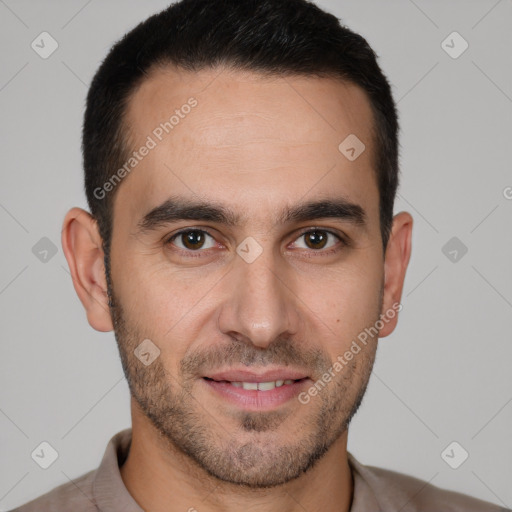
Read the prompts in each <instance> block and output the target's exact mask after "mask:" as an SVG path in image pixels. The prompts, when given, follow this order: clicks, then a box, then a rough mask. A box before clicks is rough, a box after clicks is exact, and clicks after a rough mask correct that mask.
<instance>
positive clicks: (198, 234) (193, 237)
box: [168, 229, 215, 251]
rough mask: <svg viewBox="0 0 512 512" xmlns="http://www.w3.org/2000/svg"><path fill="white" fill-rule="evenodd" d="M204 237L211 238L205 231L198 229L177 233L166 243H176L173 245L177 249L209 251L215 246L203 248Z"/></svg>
mask: <svg viewBox="0 0 512 512" xmlns="http://www.w3.org/2000/svg"><path fill="white" fill-rule="evenodd" d="M206 237H210V238H212V236H211V235H209V234H208V233H207V232H206V231H202V230H200V229H188V230H186V231H180V232H179V233H176V234H175V235H174V236H172V237H171V238H170V239H169V240H168V243H173V242H175V241H176V242H175V245H176V246H177V247H179V248H180V249H184V250H189V251H197V250H199V249H210V248H211V247H213V246H214V245H215V244H214V243H211V244H210V246H206V247H205V242H206ZM212 240H213V238H212ZM178 242H179V243H178Z"/></svg>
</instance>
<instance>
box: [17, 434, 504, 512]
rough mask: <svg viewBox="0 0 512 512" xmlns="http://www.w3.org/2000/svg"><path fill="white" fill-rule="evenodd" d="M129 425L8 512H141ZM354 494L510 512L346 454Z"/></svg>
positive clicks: (435, 509) (373, 504) (410, 508)
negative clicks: (71, 476) (128, 483)
mask: <svg viewBox="0 0 512 512" xmlns="http://www.w3.org/2000/svg"><path fill="white" fill-rule="evenodd" d="M131 434H132V430H131V428H128V429H125V430H122V431H121V432H118V433H117V434H115V435H114V436H113V437H112V439H111V440H110V441H109V443H108V445H107V448H106V450H105V454H104V455H103V459H102V461H101V464H100V466H99V467H98V468H97V469H95V470H92V471H90V472H88V473H86V474H84V475H82V476H80V477H78V478H77V479H75V480H74V481H73V482H67V483H65V484H62V485H60V486H59V487H56V488H55V489H53V490H51V491H50V492H48V493H46V494H44V495H42V496H40V497H39V498H36V499H35V500H33V501H30V502H29V503H26V504H25V505H23V506H21V507H18V508H16V509H14V510H12V511H11V512H98V511H99V512H144V510H143V509H142V508H141V507H140V506H139V505H138V504H137V503H136V501H135V500H134V499H133V498H132V496H131V495H130V493H129V492H128V490H127V489H126V487H125V485H124V482H123V480H122V478H121V473H120V471H119V467H120V466H121V465H122V464H123V463H124V461H125V459H126V457H127V455H128V450H129V448H130V443H131ZM348 460H349V464H350V468H351V470H352V476H353V480H354V495H353V500H352V506H351V508H350V512H399V511H400V512H420V511H421V512H506V511H508V512H511V511H510V509H506V508H502V507H499V506H497V505H492V504H491V503H487V502H484V501H480V500H477V499H475V498H471V497H469V496H466V495H463V494H459V493H455V492H452V491H447V490H443V489H440V488H438V487H435V486H433V485H430V484H427V483H426V482H424V481H422V480H419V479H417V478H413V477H410V476H406V475H403V474H400V473H395V472H393V471H389V470H386V469H381V468H376V467H372V466H364V465H362V464H361V463H359V462H358V461H357V460H356V459H355V458H354V457H353V456H352V455H351V454H350V453H349V454H348Z"/></svg>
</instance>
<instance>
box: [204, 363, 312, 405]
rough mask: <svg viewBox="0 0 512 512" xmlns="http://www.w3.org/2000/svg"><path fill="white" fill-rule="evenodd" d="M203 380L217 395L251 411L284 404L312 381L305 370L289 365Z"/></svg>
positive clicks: (227, 373) (214, 376) (216, 375)
mask: <svg viewBox="0 0 512 512" xmlns="http://www.w3.org/2000/svg"><path fill="white" fill-rule="evenodd" d="M201 380H202V381H203V382H204V383H205V384H206V386H207V389H209V390H210V392H213V394H214V397H215V398H216V399H220V400H222V401H223V402H224V403H228V404H231V405H232V406H233V405H234V406H235V407H237V408H239V409H244V410H248V411H264V410H272V409H276V408H278V407H282V406H283V405H285V404H286V403H288V402H290V401H291V400H292V399H293V398H297V395H298V394H299V393H300V392H301V391H302V390H304V389H305V388H306V387H307V386H308V385H311V383H312V380H311V379H310V378H309V377H307V376H306V375H305V374H304V372H300V371H291V370H289V369H286V368H285V369H282V368H281V369H275V370H271V371H267V372H265V373H262V374H257V373H253V372H247V370H240V371H228V372H221V373H216V374H215V375H208V376H203V377H202V379H201ZM297 402H298V401H297Z"/></svg>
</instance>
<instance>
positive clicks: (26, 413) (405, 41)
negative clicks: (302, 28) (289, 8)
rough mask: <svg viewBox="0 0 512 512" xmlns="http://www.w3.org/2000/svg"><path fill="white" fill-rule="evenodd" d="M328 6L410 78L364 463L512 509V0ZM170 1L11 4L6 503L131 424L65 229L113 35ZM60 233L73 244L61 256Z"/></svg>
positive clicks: (77, 467)
mask: <svg viewBox="0 0 512 512" xmlns="http://www.w3.org/2000/svg"><path fill="white" fill-rule="evenodd" d="M318 3H319V5H321V6H322V7H325V8H327V9H328V10H330V11H331V12H333V13H335V14H336V15H337V16H338V17H341V18H342V20H343V21H344V23H345V24H347V25H348V26H349V27H351V28H352V29H354V30H356V31H359V32H360V33H361V34H362V35H363V36H365V37H366V38H367V40H368V41H369V43H370V44H371V45H372V46H373V47H374V49H375V50H376V52H377V54H378V55H379V57H380V64H381V66H382V67H383V69H384V72H385V73H386V74H387V75H388V76H389V78H390V81H391V82H392V85H393V91H394V95H395V98H396V100H397V101H398V108H399V111H400V119H401V128H402V134H401V147H402V158H401V168H402V173H403V174H402V185H401V188H400V191H399V196H398V200H397V204H396V211H397V212H398V211H400V210H408V211H409V212H411V214H412V215H413V217H414V219H415V226H414V235H413V253H412V259H411V263H410V267H409V272H408V275H407V278H406V282H405V290H404V295H403V301H402V302H403V310H402V312H401V314H400V322H399V325H398V328H397V329H396V331H395V332H394V333H393V334H392V335H391V336H390V337H388V338H384V339H382V340H381V342H380V347H379V350H378V354H377V361H376V365H375V371H374V375H373V376H372V379H371V381H370V385H369V388H368V392H367V395H366V397H365V400H364V402H363V405H362V407H361V409H360V411H359V413H358V414H357V416H356V418H355V419H354V421H353V423H352V426H351V429H350V435H349V450H350V451H351V452H352V453H354V455H355V456H356V457H357V458H358V459H359V460H360V461H361V462H363V463H365V464H371V465H376V466H382V467H387V468H390V469H394V470H397V471H401V472H405V473H409V474H412V475H414V476H417V477H419V478H422V479H424V480H426V481H430V482H432V483H433V484H435V485H438V486H441V487H448V488H452V489H455V490H458V491H461V492H465V493H467V494H470V495H473V496H476V497H479V498H482V499H486V500H489V501H492V502H495V503H499V504H501V505H503V506H505V505H507V506H508V507H511V506H512V487H511V486H510V482H511V481H512V443H511V440H510V433H511V431H512V429H511V425H512V403H511V402H512V379H511V370H510V362H511V360H512V343H511V334H510V333H511V331H512V329H511V327H512V325H511V318H512V315H511V313H512V271H511V262H512V237H511V229H510V226H511V222H510V221H511V219H512V200H511V199H512V188H507V187H512V173H511V168H510V149H511V145H512V137H511V135H512V128H511V121H512V81H511V79H512V57H511V55H512V52H511V49H512V30H511V27H512V23H511V22H512V1H511V0H500V1H496V0H479V1H468V0H464V1H462V0H461V1H446V0H443V1H441V0H438V1H427V0H414V1H412V0H395V1H385V2H384V1H377V0H374V1H370V0H363V1H362V0H350V1H349V0H337V1H335V0H331V1H327V0H324V1H321V2H318ZM166 5H167V2H165V1H164V0H152V1H144V2H143V1H141V0H139V1H134V0H131V1H126V0H124V1H122V2H121V1H99V0H90V1H88V2H87V1H83V0H74V1H66V2H64V1H61V2H58V1H49V0H45V1H37V2H36V1H32V2H29V1H14V0H0V20H1V22H0V41H1V47H2V66H1V68H0V106H1V117H0V130H1V140H2V158H1V160H2V161H1V171H0V172H1V176H2V187H1V191H0V226H1V229H2V253H1V263H2V264H1V267H0V308H1V318H2V337H3V338H2V357H1V358H0V374H1V385H0V436H1V438H0V442H1V446H0V449H1V462H2V466H1V478H0V509H1V510H8V509H10V508H13V507H14V506H17V505H19V504H21V503H24V502H25V501H28V500H29V499H32V498H35V497H36V496H39V495H40V494H42V493H43V492H46V491H48V490H50V489H51V488H53V487H54V486H56V485H58V484H61V483H64V482H68V481H69V480H71V479H74V478H76V477H77V476H79V475H81V474H83V473H85V472H86V471H89V470H91V469H93V468H95V467H97V466H98V464H99V462H100V460H101V457H102V455H103V452H104V449H105V446H106V443H107V442H108V440H109V439H110V437H111V436H112V435H113V434H114V433H115V432H117V431H119V430H121V429H123V428H126V427H128V426H130V414H129V392H128V387H127V383H126V381H125V379H124V376H123V373H122V368H121V364H120V361H119V357H118V353H117V348H116V345H115V340H114V336H113V333H99V332H96V331H94V330H93V329H92V328H91V327H90V326H89V324H88V323H87V320H86V317H85V313H84V310H83V308H82V305H81V303H80V302H79V300H78V298H77V296H76V294H75V291H74V289H73V287H72V282H71V278H70V275H69V272H68V267H67V262H66V260H65V258H64V255H63V252H62V248H61V246H60V230H61V223H62V220H63V217H64V215H65V213H66V211H67V210H68V209H69V208H70V207H72V206H81V207H86V202H85V196H84V194H83V192H82V171H81V155H80V129H81V122H82V116H83V107H84V101H85V95H86V92H87V86H88V84H89V82H90V80H91V78H92V75H93V73H94V71H95V70H96V69H97V67H98V65H99V63H100V61H101V60H102V59H103V58H104V57H105V55H106V53H107V51H108V49H109V48H110V46H111V45H112V43H113V42H114V41H115V40H117V39H118V38H119V37H121V36H122V35H123V34H124V33H125V32H126V31H127V30H128V29H130V28H132V27H133V26H135V25H136V24H137V23H138V22H139V21H142V20H143V19H145V18H146V17H147V16H149V15H150V14H153V13H155V12H157V11H159V10H161V9H163V8H164V7H165V6H166ZM43 31H47V32H49V33H50V34H51V35H52V37H53V38H54V39H55V40H56V41H57V42H58V45H59V47H58V49H57V50H56V51H55V53H53V54H52V55H51V56H50V57H49V58H48V59H42V58H41V57H40V56H39V55H38V54H37V53H36V52H35V51H34V50H33V49H32V48H31V43H32V41H33V40H35V39H36V38H37V37H38V36H39V34H40V33H41V32H43ZM453 31H457V32H458V33H460V34H461V36H462V37H463V38H464V39H465V40H466V41H467V42H468V44H469V47H468V49H467V50H466V51H465V52H464V53H463V54H462V55H460V56H459V57H458V58H452V57H451V56H449V55H448V53H446V51H445V49H443V46H442V42H443V41H444V40H445V39H446V38H447V36H448V35H449V34H451V33H452V32H453ZM452 39H453V37H452ZM452 39H450V38H449V39H448V40H447V44H449V45H450V46H453V48H452V50H451V51H452V52H453V51H457V50H460V49H461V48H462V47H461V45H460V40H456V39H455V40H453V41H454V42H453V43H452V42H451V40H452ZM445 44H446V43H445ZM340 142H341V141H340ZM43 237H47V238H48V239H49V240H50V241H51V242H52V243H53V244H54V245H55V246H56V249H57V253H56V254H55V255H53V256H52V254H51V252H50V253H48V255H47V256H46V261H41V259H40V258H41V257H43V256H42V254H38V251H41V250H42V249H41V247H43V248H44V247H45V246H44V244H47V245H48V241H43V242H39V241H40V240H41V239H42V238H43ZM452 237H457V238H458V240H459V241H456V244H458V245H459V247H458V248H457V247H456V246H454V247H455V249H456V250H457V251H458V260H457V261H455V262H454V261H451V260H450V258H452V257H453V255H454V253H452V255H450V254H449V252H448V251H451V250H453V247H451V246H449V248H448V250H445V252H446V253H447V255H448V256H447V255H445V253H444V252H443V250H442V248H443V247H444V245H445V244H446V243H447V242H448V241H449V240H450V239H451V238H452ZM38 242H39V243H40V244H43V245H42V246H36V249H35V250H34V252H35V253H36V254H34V252H33V247H34V246H35V245H36V244H37V243H38ZM461 244H464V245H465V246H466V247H467V249H468V252H467V253H466V254H465V255H464V256H462V257H461V254H462V253H461V252H460V247H461ZM42 441H47V442H49V443H50V444H51V445H52V446H53V447H54V448H55V449H56V450H57V452H58V454H59V456H58V459H57V460H56V461H55V463H54V464H53V465H51V466H50V467H49V468H48V469H46V470H43V469H41V468H40V467H39V466H38V465H37V464H36V463H35V462H34V460H32V458H31V453H32V451H33V450H34V449H35V448H36V447H37V446H38V445H39V444H40V443H41V442H42ZM452 441H457V442H458V443H459V444H460V445H461V446H462V447H463V448H464V449H465V450H466V451H467V452H468V453H469V458H468V459H467V460H466V461H465V462H464V463H463V464H462V465H461V466H460V467H459V468H458V469H452V468H451V467H449V466H448V464H447V463H446V462H445V460H443V458H442V456H441V453H442V452H443V450H444V449H445V448H446V447H447V446H448V445H449V444H450V443H451V442H452ZM460 453H461V452H460V449H459V448H457V449H456V450H455V451H454V452H450V455H452V457H451V459H452V461H453V460H457V458H459V457H460Z"/></svg>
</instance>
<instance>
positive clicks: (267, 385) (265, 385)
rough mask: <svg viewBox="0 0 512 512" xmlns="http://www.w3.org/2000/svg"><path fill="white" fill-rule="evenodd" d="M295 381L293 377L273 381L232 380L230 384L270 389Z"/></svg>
mask: <svg viewBox="0 0 512 512" xmlns="http://www.w3.org/2000/svg"><path fill="white" fill-rule="evenodd" d="M293 382H294V381H293V380H292V379H286V380H275V381H271V382H230V384H231V385H232V386H235V388H243V389H252V390H259V391H270V390H271V389H274V388H279V387H281V386H282V385H283V384H293Z"/></svg>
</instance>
